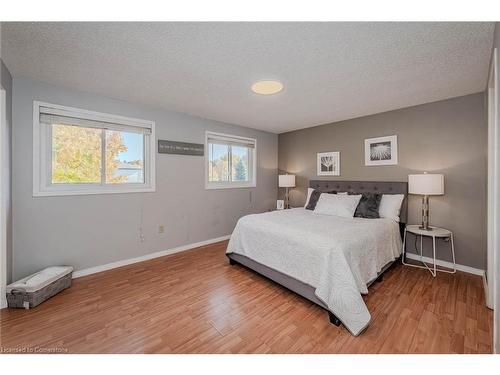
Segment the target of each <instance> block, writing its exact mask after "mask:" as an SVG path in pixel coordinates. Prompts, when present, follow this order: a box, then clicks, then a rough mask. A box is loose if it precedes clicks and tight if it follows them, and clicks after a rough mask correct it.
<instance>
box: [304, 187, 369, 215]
mask: <svg viewBox="0 0 500 375" xmlns="http://www.w3.org/2000/svg"><path fill="white" fill-rule="evenodd" d="M360 199H361V194H360V195H347V194H346V195H343V194H328V193H323V194H321V195H320V196H319V199H318V203H316V208H315V209H314V213H315V214H323V215H332V216H340V217H348V218H352V217H353V216H354V212H355V211H356V207H357V206H358V203H359V200H360Z"/></svg>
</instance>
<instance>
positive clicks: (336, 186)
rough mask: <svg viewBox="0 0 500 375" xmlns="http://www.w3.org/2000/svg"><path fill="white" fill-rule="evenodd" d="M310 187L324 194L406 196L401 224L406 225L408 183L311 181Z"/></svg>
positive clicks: (402, 207) (402, 206)
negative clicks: (339, 192)
mask: <svg viewBox="0 0 500 375" xmlns="http://www.w3.org/2000/svg"><path fill="white" fill-rule="evenodd" d="M309 187H311V188H313V189H317V190H319V191H322V192H328V191H347V192H349V193H367V192H368V193H380V194H404V195H405V199H404V200H403V203H402V205H401V214H400V220H401V223H402V224H405V223H406V220H407V218H408V183H407V182H387V181H336V180H330V181H329V180H310V181H309Z"/></svg>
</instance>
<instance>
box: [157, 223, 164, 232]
mask: <svg viewBox="0 0 500 375" xmlns="http://www.w3.org/2000/svg"><path fill="white" fill-rule="evenodd" d="M158 233H160V234H161V233H165V226H164V225H159V226H158Z"/></svg>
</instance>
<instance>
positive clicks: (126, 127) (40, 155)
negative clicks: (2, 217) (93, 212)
mask: <svg viewBox="0 0 500 375" xmlns="http://www.w3.org/2000/svg"><path fill="white" fill-rule="evenodd" d="M33 113H34V121H33V195H34V196H46V195H73V194H101V193H127V192H146V191H154V190H155V185H154V181H155V168H154V156H155V154H154V145H155V143H154V122H151V121H144V120H137V119H131V118H126V117H121V116H114V115H109V114H105V113H97V112H90V111H85V110H81V109H76V108H69V107H63V106H59V105H54V104H47V103H41V102H34V112H33Z"/></svg>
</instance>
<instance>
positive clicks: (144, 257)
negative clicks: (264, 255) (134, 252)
mask: <svg viewBox="0 0 500 375" xmlns="http://www.w3.org/2000/svg"><path fill="white" fill-rule="evenodd" d="M230 237H231V235H227V236H222V237H217V238H212V239H209V240H206V241H201V242H196V243H192V244H188V245H183V246H178V247H174V248H173V249H168V250H162V251H157V252H156V253H151V254H146V255H142V256H140V257H136V258H129V259H124V260H119V261H117V262H113V263H107V264H103V265H101V266H95V267H90V268H85V269H83V270H78V271H75V272H73V279H76V278H77V277H82V276H87V275H92V274H94V273H98V272H102V271H107V270H111V269H113V268H118V267H123V266H127V265H129V264H134V263H139V262H144V261H145V260H149V259H154V258H159V257H163V256H166V255H170V254H175V253H180V252H181V251H186V250H191V249H194V248H196V247H201V246H206V245H210V244H213V243H216V242H220V241H225V240H228V239H229V238H230Z"/></svg>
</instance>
